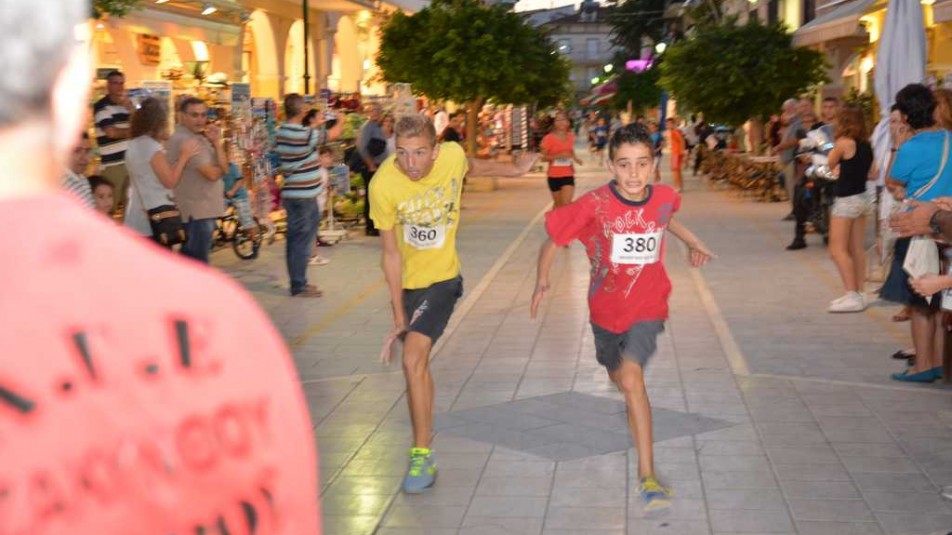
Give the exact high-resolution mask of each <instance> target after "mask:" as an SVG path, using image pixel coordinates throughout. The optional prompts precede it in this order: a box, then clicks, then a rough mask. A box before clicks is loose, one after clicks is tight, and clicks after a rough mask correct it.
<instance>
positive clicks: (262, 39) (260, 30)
mask: <svg viewBox="0 0 952 535" xmlns="http://www.w3.org/2000/svg"><path fill="white" fill-rule="evenodd" d="M245 31H246V32H248V33H249V34H250V35H249V38H248V39H247V40H246V41H250V42H251V43H253V46H252V48H251V50H250V57H247V59H248V63H249V64H248V66H247V67H246V76H247V77H248V78H247V81H248V82H249V83H250V84H251V94H252V95H258V96H268V97H273V98H278V97H280V95H281V73H280V71H279V69H278V52H277V46H276V40H275V35H274V29H273V27H272V26H271V21H270V20H269V18H268V15H267V14H266V13H265V12H264V11H261V10H256V11H254V12H252V13H251V17H250V18H249V19H248V24H247V25H246V27H245ZM248 52H249V51H248V50H245V53H246V54H247V53H248Z"/></svg>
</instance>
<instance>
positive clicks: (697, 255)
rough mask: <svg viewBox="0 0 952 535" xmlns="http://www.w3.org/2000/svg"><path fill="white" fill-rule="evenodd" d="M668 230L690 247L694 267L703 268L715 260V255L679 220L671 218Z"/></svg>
mask: <svg viewBox="0 0 952 535" xmlns="http://www.w3.org/2000/svg"><path fill="white" fill-rule="evenodd" d="M668 230H669V231H670V232H671V234H674V235H675V236H677V238H678V239H679V240H681V241H683V242H684V244H685V245H687V246H688V249H690V251H691V252H690V259H691V265H692V266H693V267H702V266H704V265H705V264H707V263H708V262H709V261H710V260H712V259H713V258H715V256H714V253H712V252H711V251H710V250H708V248H707V246H706V245H704V242H702V241H701V239H700V238H698V237H697V236H695V235H694V233H693V232H691V231H690V229H688V228H687V227H686V226H684V225H682V224H681V222H680V221H678V220H677V219H674V218H673V217H672V218H671V221H670V222H668Z"/></svg>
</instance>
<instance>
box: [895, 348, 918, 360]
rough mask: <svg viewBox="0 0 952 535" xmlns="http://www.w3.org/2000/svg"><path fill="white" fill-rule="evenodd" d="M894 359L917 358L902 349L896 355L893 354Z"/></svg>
mask: <svg viewBox="0 0 952 535" xmlns="http://www.w3.org/2000/svg"><path fill="white" fill-rule="evenodd" d="M892 358H894V359H896V360H910V359H914V358H916V354H915V353H909V352H908V351H906V350H905V349H900V350H899V351H896V352H895V353H893V354H892Z"/></svg>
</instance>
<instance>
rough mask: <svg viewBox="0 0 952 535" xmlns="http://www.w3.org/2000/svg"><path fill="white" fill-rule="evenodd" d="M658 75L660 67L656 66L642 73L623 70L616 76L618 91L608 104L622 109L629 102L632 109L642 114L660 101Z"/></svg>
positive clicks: (625, 107) (613, 107)
mask: <svg viewBox="0 0 952 535" xmlns="http://www.w3.org/2000/svg"><path fill="white" fill-rule="evenodd" d="M660 77H661V75H660V69H659V68H658V67H657V66H654V67H652V68H650V69H648V70H647V71H645V72H642V73H636V72H632V71H627V70H623V71H622V72H621V74H619V75H618V78H617V83H618V92H617V93H615V96H614V97H612V100H611V102H610V104H609V106H610V107H611V108H612V109H615V110H624V109H627V107H628V103H629V102H631V109H632V111H633V112H634V113H636V114H638V115H643V114H644V111H645V110H646V109H647V108H653V107H656V106H658V103H659V102H661V87H660V86H659V84H658V80H659V78H660Z"/></svg>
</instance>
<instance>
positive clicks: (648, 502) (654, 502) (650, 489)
mask: <svg viewBox="0 0 952 535" xmlns="http://www.w3.org/2000/svg"><path fill="white" fill-rule="evenodd" d="M638 492H639V493H640V494H641V499H642V500H644V502H645V507H644V511H645V513H653V512H660V511H664V510H666V509H668V508H669V507H671V497H672V496H674V491H673V490H671V489H669V488H667V487H663V486H661V483H658V480H657V479H655V478H654V476H646V477H643V478H641V481H640V482H639V483H638Z"/></svg>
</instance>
